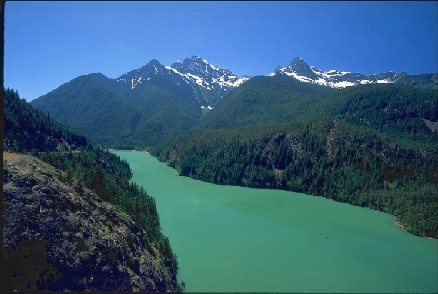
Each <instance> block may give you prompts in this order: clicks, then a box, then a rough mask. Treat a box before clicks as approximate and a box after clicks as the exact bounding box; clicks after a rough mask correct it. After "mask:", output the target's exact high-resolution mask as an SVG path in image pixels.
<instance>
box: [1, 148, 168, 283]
mask: <svg viewBox="0 0 438 294" xmlns="http://www.w3.org/2000/svg"><path fill="white" fill-rule="evenodd" d="M3 172H4V175H3V192H4V198H3V204H4V208H5V210H4V217H3V221H4V227H3V253H4V254H5V256H6V258H4V264H3V266H4V268H6V270H7V272H8V271H9V272H10V274H11V277H12V278H11V281H6V283H7V284H8V287H11V288H10V289H11V290H25V289H31V290H32V289H39V290H54V291H63V290H72V291H86V290H90V291H136V290H138V291H169V290H170V291H175V290H176V287H177V281H176V276H175V274H174V273H171V272H169V270H168V269H167V268H166V267H164V265H163V263H164V262H163V258H162V256H160V253H159V251H158V249H157V248H155V247H154V245H153V244H148V242H147V240H146V237H145V232H144V230H143V229H141V228H140V227H139V226H137V225H136V224H135V223H134V222H132V221H131V219H130V218H129V216H128V215H126V214H124V213H123V212H121V211H119V210H117V209H115V208H114V207H113V206H112V205H110V204H108V203H106V202H104V201H102V200H101V199H100V198H98V197H97V196H96V195H94V194H92V193H91V192H90V191H87V190H84V189H82V188H80V187H78V186H76V185H74V184H68V183H64V182H61V181H60V180H58V176H59V174H60V171H58V170H56V169H55V168H53V167H52V166H50V165H47V164H46V163H44V162H42V161H40V160H38V159H36V158H34V157H30V156H22V157H19V158H15V159H13V160H10V161H6V160H5V161H4V164H3ZM44 259H45V260H44Z"/></svg>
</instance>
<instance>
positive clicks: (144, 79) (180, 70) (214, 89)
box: [116, 56, 248, 107]
mask: <svg viewBox="0 0 438 294" xmlns="http://www.w3.org/2000/svg"><path fill="white" fill-rule="evenodd" d="M247 79H248V77H241V78H238V77H237V76H236V75H234V74H233V73H232V72H231V71H230V70H228V69H220V68H218V67H216V66H214V65H213V64H211V63H209V62H208V61H207V60H205V59H203V58H201V57H199V56H192V57H191V58H186V59H184V60H183V62H179V61H177V62H175V63H173V64H172V65H171V66H164V65H162V64H161V63H160V62H159V61H158V60H156V59H153V60H151V61H150V62H149V63H148V64H147V65H145V66H143V67H141V68H139V69H136V70H132V71H130V72H128V73H126V74H124V75H122V76H120V77H119V78H117V79H116V82H117V87H118V88H119V89H120V90H121V91H122V93H123V95H125V96H128V95H129V93H130V92H131V90H134V89H135V88H136V87H138V86H140V85H143V84H153V85H156V86H159V87H161V88H163V89H166V90H169V91H171V92H172V93H174V94H175V95H176V96H179V97H181V98H183V99H185V100H187V101H190V102H191V103H193V104H195V105H197V106H199V107H200V106H213V107H214V106H215V105H216V104H217V102H218V101H220V100H221V99H222V98H223V97H224V96H225V95H226V94H227V93H228V92H229V91H230V90H232V89H233V88H235V87H237V86H239V85H240V84H241V83H242V82H243V81H245V80H247Z"/></svg>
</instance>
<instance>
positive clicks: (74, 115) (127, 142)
mask: <svg viewBox="0 0 438 294" xmlns="http://www.w3.org/2000/svg"><path fill="white" fill-rule="evenodd" d="M168 79H170V78H169V77H167V79H166V78H165V77H162V78H159V77H157V78H155V79H154V81H153V82H152V81H148V82H144V83H142V84H139V85H138V86H137V87H135V88H134V89H133V90H131V89H130V88H129V91H124V89H118V88H117V84H116V83H115V81H114V80H111V79H109V78H107V77H106V76H104V75H103V74H100V73H99V74H98V73H96V74H89V75H85V76H80V77H77V78H76V79H74V80H72V81H70V82H68V83H65V84H63V85H61V86H60V87H58V88H57V89H55V90H53V91H52V92H50V93H48V94H46V95H43V96H41V97H39V98H38V99H35V100H33V101H32V102H31V103H30V104H31V105H32V106H33V107H35V108H37V109H40V110H42V111H44V112H45V113H50V116H51V117H52V118H53V119H55V120H57V121H59V122H61V123H64V124H68V125H72V126H75V127H76V128H78V129H80V130H81V131H83V132H84V134H86V135H87V136H88V137H89V138H90V139H91V140H92V143H93V144H95V145H97V146H101V147H105V148H113V149H135V148H144V147H146V146H149V145H155V144H158V143H159V142H162V141H163V140H165V139H169V138H171V137H173V136H175V135H177V134H179V133H181V132H183V131H185V130H187V129H189V128H190V127H191V126H192V125H193V124H194V123H195V122H196V121H197V119H198V118H199V117H200V116H201V115H202V114H201V109H200V106H199V105H193V103H191V102H190V101H191V100H190V99H189V98H190V96H189V94H188V90H187V89H185V90H184V89H183V88H182V87H178V86H176V85H174V81H173V80H172V81H169V80H168ZM125 90H126V89H125Z"/></svg>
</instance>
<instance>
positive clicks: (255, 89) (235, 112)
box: [194, 74, 333, 129]
mask: <svg viewBox="0 0 438 294" xmlns="http://www.w3.org/2000/svg"><path fill="white" fill-rule="evenodd" d="M331 91H333V90H332V89H331V88H329V87H325V86H320V85H313V84H309V83H303V82H300V81H298V80H296V79H294V78H292V77H288V76H286V75H281V74H277V75H275V76H269V77H267V76H257V77H253V78H251V79H250V80H248V81H246V82H245V83H243V84H242V85H240V86H239V87H238V88H236V89H234V90H233V91H232V92H231V93H230V94H229V95H228V96H226V97H225V98H224V99H223V100H222V101H221V102H220V103H219V105H218V106H216V107H215V108H214V109H213V110H212V111H210V112H209V113H208V115H205V116H204V117H202V118H201V119H200V120H199V122H198V123H197V124H196V126H195V127H194V128H196V129H202V128H214V129H220V128H232V127H240V126H250V125H267V124H278V123H287V122H291V121H296V120H299V119H306V118H308V117H309V115H311V114H310V113H309V112H310V108H309V107H310V106H312V104H315V103H317V102H318V101H319V100H320V99H321V98H320V97H321V95H322V94H323V93H327V92H331Z"/></svg>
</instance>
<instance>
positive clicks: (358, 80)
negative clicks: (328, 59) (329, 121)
mask: <svg viewBox="0 0 438 294" xmlns="http://www.w3.org/2000/svg"><path fill="white" fill-rule="evenodd" d="M277 73H282V74H285V75H288V76H292V77H294V78H296V79H297V80H299V81H302V82H307V83H314V84H318V85H323V86H329V87H333V88H344V87H347V86H357V85H363V84H387V83H397V84H403V85H411V86H416V87H421V88H436V87H437V81H438V77H437V74H436V73H435V74H421V75H408V74H407V73H405V72H400V73H395V72H392V71H390V72H386V73H380V74H372V75H365V74H361V73H352V72H346V71H339V70H329V71H322V70H320V69H317V68H315V67H313V66H309V65H308V64H307V63H306V62H305V61H304V60H303V59H302V58H300V57H296V58H294V59H293V60H292V61H291V62H290V64H289V65H288V66H286V67H283V68H282V67H278V68H277V69H276V70H275V71H274V72H272V73H271V74H269V75H275V74H277Z"/></svg>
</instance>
